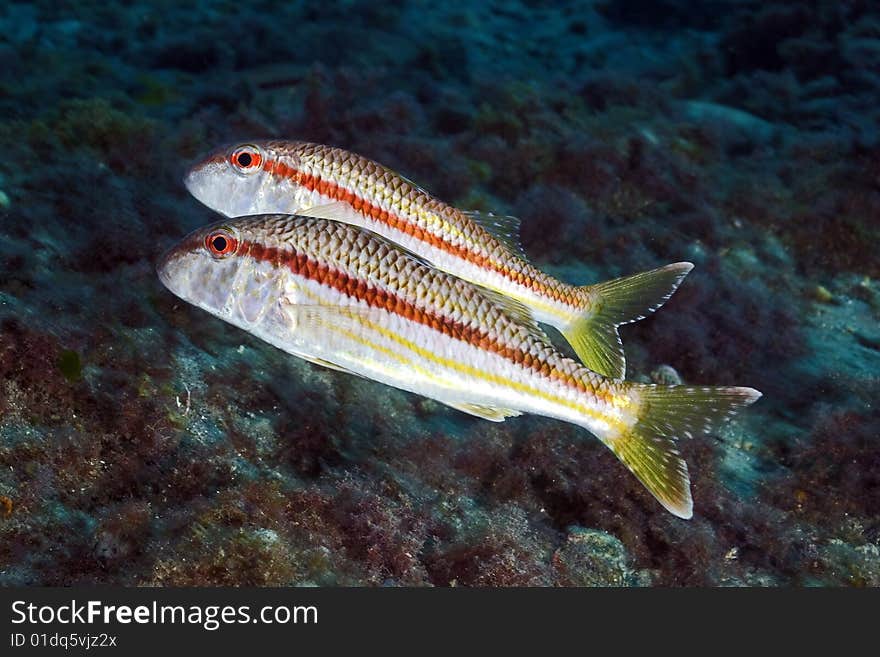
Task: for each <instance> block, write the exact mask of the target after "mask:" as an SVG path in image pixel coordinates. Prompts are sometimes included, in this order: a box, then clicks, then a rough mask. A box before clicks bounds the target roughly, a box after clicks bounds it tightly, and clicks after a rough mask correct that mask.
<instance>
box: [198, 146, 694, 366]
mask: <svg viewBox="0 0 880 657" xmlns="http://www.w3.org/2000/svg"><path fill="white" fill-rule="evenodd" d="M185 183H186V186H187V189H189V191H190V192H191V193H192V194H193V196H195V197H196V198H197V199H198V200H199V201H201V202H202V203H204V204H205V205H207V206H208V207H210V208H211V209H213V210H215V211H217V212H220V213H221V214H223V215H226V216H227V217H241V216H245V215H254V214H268V213H284V214H296V213H297V212H300V211H302V210H306V209H309V208H313V207H317V206H323V207H324V208H325V214H324V216H325V217H326V218H328V219H335V220H337V221H343V222H346V223H351V224H353V225H356V226H362V227H364V228H368V229H370V230H372V231H373V232H375V233H378V234H379V235H382V236H383V237H386V238H388V239H389V240H391V241H392V242H395V243H397V244H400V245H401V246H403V247H404V248H406V249H408V250H410V251H412V252H413V253H415V254H417V255H419V256H420V257H422V258H424V259H425V260H427V261H429V262H430V263H431V264H433V265H434V266H435V267H437V268H438V269H442V270H443V271H446V272H449V273H450V274H454V275H455V276H458V277H460V278H464V279H465V280H467V281H470V282H472V283H476V284H478V285H482V286H484V287H486V288H489V289H491V290H494V291H496V292H500V293H501V294H504V295H505V296H508V297H510V298H512V299H514V300H516V301H518V302H519V303H521V304H523V305H524V306H526V307H527V308H528V309H529V312H530V313H531V314H532V316H533V317H534V318H535V319H536V320H537V321H539V322H543V323H546V324H549V325H551V326H554V327H556V328H557V329H558V330H559V331H560V332H561V333H562V334H563V335H564V336H565V338H566V340H568V342H569V343H570V344H571V346H572V348H573V349H574V350H575V352H576V353H577V355H578V357H579V358H580V359H581V360H582V361H583V363H584V364H585V365H586V366H587V367H589V368H590V369H592V370H593V371H595V372H599V373H600V374H604V375H605V376H610V377H613V378H619V379H622V378H624V376H625V373H626V369H625V368H626V361H625V359H624V354H623V344H622V343H621V340H620V336H619V334H618V332H617V327H618V326H620V325H622V324H628V323H630V322H634V321H636V320H639V319H642V318H644V317H645V316H646V315H648V314H650V313H651V312H653V311H654V310H656V309H657V308H659V307H660V306H661V305H663V303H664V302H665V301H666V300H667V299H668V298H669V297H670V296H671V295H672V293H673V292H674V291H675V289H676V288H677V287H678V285H679V284H680V283H681V281H682V279H683V278H684V277H685V276H686V275H687V273H688V272H689V271H690V270H691V269H692V268H693V265H692V264H691V263H689V262H678V263H674V264H671V265H667V266H665V267H660V268H658V269H654V270H651V271H647V272H642V273H639V274H635V275H633V276H626V277H623V278H618V279H615V280H613V281H608V282H605V283H599V284H596V285H587V286H582V287H578V286H574V285H568V284H566V283H563V282H562V281H559V280H557V279H555V278H553V277H552V276H550V275H548V274H545V273H544V272H542V271H541V270H539V269H537V268H536V267H534V266H533V265H532V264H530V263H529V261H528V260H527V259H526V257H525V255H524V254H523V252H522V249H521V248H520V246H519V236H518V233H519V225H518V224H519V221H518V220H517V219H515V218H513V217H503V216H497V215H493V214H487V213H479V212H464V211H461V210H458V209H457V208H454V207H452V206H450V205H447V204H446V203H443V202H442V201H440V200H438V199H436V198H434V197H433V196H431V195H430V194H429V193H428V192H426V191H425V190H423V189H421V188H419V187H418V186H416V185H415V184H413V183H412V182H410V181H409V180H407V179H406V178H404V177H403V176H400V175H399V174H397V173H395V172H394V171H391V170H390V169H388V168H387V167H384V166H382V165H381V164H378V163H376V162H373V161H371V160H368V159H367V158H365V157H361V156H359V155H355V154H354V153H350V152H347V151H344V150H342V149H339V148H331V147H329V146H322V145H319V144H309V143H304V142H289V141H265V142H256V143H248V144H243V145H239V146H234V147H231V148H223V149H220V150H218V151H215V152H214V153H212V154H210V155H209V156H207V157H206V158H205V159H204V160H203V161H202V162H200V163H199V164H197V165H195V166H194V167H193V168H192V169H191V170H190V172H189V173H188V174H187V176H186V180H185Z"/></svg>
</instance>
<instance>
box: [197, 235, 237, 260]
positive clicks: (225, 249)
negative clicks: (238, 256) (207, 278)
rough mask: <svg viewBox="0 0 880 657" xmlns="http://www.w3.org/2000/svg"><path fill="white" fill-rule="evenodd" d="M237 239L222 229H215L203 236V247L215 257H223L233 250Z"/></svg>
mask: <svg viewBox="0 0 880 657" xmlns="http://www.w3.org/2000/svg"><path fill="white" fill-rule="evenodd" d="M237 246H238V241H237V240H236V239H235V238H234V237H233V236H232V235H230V234H229V233H227V232H226V231H224V230H215V231H214V232H213V233H210V234H209V235H208V236H207V237H206V238H205V248H206V249H208V251H210V252H211V255H213V256H214V257H215V258H225V257H226V256H228V255H229V254H231V253H233V252H235V249H236V247H237Z"/></svg>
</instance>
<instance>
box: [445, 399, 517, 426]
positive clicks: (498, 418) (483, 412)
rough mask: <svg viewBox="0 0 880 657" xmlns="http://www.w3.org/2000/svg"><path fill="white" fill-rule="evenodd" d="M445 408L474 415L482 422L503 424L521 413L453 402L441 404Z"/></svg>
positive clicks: (508, 409) (507, 409) (509, 409)
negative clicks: (482, 420) (481, 419)
mask: <svg viewBox="0 0 880 657" xmlns="http://www.w3.org/2000/svg"><path fill="white" fill-rule="evenodd" d="M443 403H444V404H446V405H447V406H449V407H451V408H454V409H456V410H459V411H462V412H464V413H468V414H469V415H475V416H477V417H481V418H483V419H484V420H489V421H491V422H504V420H506V419H507V418H509V417H516V416H517V415H522V412H521V411H516V410H513V409H511V408H495V407H494V406H482V405H480V404H469V403H457V402H456V403H453V402H443Z"/></svg>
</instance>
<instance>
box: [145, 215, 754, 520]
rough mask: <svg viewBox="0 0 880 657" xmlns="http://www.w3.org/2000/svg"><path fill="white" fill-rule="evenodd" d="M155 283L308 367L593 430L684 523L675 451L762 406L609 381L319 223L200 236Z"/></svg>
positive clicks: (246, 222) (406, 259)
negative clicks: (741, 411) (684, 440)
mask: <svg viewBox="0 0 880 657" xmlns="http://www.w3.org/2000/svg"><path fill="white" fill-rule="evenodd" d="M158 272H159V276H160V278H161V280H162V282H163V283H164V284H165V286H166V287H168V289H169V290H171V291H172V292H173V293H174V294H176V295H177V296H179V297H180V298H182V299H184V300H186V301H188V302H189V303H191V304H193V305H195V306H198V307H200V308H203V309H204V310H207V311H208V312H210V313H212V314H214V315H216V316H217V317H220V318H221V319H224V320H226V321H227V322H230V323H232V324H234V325H236V326H238V327H241V328H243V329H244V330H246V331H248V332H250V333H252V334H254V335H255V336H257V337H259V338H261V339H263V340H265V341H267V342H269V343H271V344H273V345H275V346H276V347H278V348H280V349H282V350H284V351H286V352H288V353H291V354H293V355H295V356H299V357H301V358H304V359H306V360H308V361H311V362H314V363H318V364H321V365H325V366H327V367H331V368H334V369H337V370H342V371H345V372H350V373H354V374H358V375H361V376H363V377H366V378H368V379H373V380H375V381H379V382H381V383H385V384H387V385H390V386H394V387H396V388H400V389H403V390H408V391H410V392H414V393H417V394H420V395H423V396H425V397H429V398H432V399H435V400H437V401H439V402H441V403H444V404H448V405H449V406H452V407H454V408H456V409H459V410H462V411H465V412H467V413H471V414H473V415H476V416H479V417H482V418H485V419H488V420H493V421H496V422H500V421H502V420H504V419H505V418H508V417H511V416H516V415H520V414H522V413H534V414H538V415H543V416H547V417H551V418H556V419H559V420H563V421H566V422H570V423H573V424H576V425H579V426H581V427H584V428H586V429H588V430H589V431H591V432H592V433H593V434H595V435H596V436H597V437H598V438H599V439H600V440H601V441H602V442H604V443H605V444H606V445H607V446H608V447H609V448H610V449H611V450H612V451H613V452H614V453H615V454H616V455H617V456H618V458H619V459H620V460H621V461H623V463H624V464H625V465H626V466H627V467H628V468H629V469H630V470H631V471H632V472H633V473H634V474H635V475H636V476H637V477H638V478H639V480H640V481H641V482H642V483H643V484H644V485H645V486H646V487H647V488H648V490H649V491H650V492H651V493H652V494H653V495H654V496H655V497H656V498H657V499H658V500H659V501H660V503H661V504H663V506H664V507H666V508H667V509H668V510H669V511H671V512H672V513H674V514H675V515H677V516H680V517H682V518H689V517H691V515H692V514H693V503H692V499H691V493H690V482H689V477H688V470H687V465H686V463H685V461H684V460H683V459H682V457H681V456H680V454H679V452H678V450H677V449H676V442H675V441H676V439H677V438H679V437H680V436H691V435H692V434H698V433H702V432H705V431H708V430H710V429H711V427H712V426H713V425H714V424H715V423H716V422H718V421H721V420H722V419H726V418H727V417H729V416H730V415H732V414H733V413H734V411H736V410H737V409H738V408H740V407H742V406H746V405H748V404H750V403H752V402H754V401H755V400H756V399H758V397H760V393H759V392H758V391H756V390H753V389H751V388H736V387H717V388H713V387H688V386H654V385H643V384H638V383H632V382H625V381H619V380H612V379H608V378H605V377H603V376H601V375H599V374H596V373H595V372H592V371H591V370H589V369H587V368H586V367H584V366H583V365H581V364H580V363H578V362H576V361H574V360H572V359H570V358H567V357H565V356H564V355H562V354H560V353H559V352H558V351H557V350H556V349H554V347H553V346H552V345H551V344H550V343H549V342H548V341H547V340H546V337H545V336H543V335H542V334H541V333H540V332H539V331H536V330H535V329H534V327H533V326H531V325H530V323H529V322H530V321H531V320H530V318H528V317H521V316H520V314H519V313H520V311H519V309H518V308H517V307H516V306H515V305H514V306H511V305H510V301H509V300H508V299H507V298H506V297H504V296H502V295H498V294H496V293H493V292H488V291H486V290H485V289H484V288H481V287H479V286H476V285H473V284H471V283H468V282H467V281H464V280H462V279H460V278H457V277H455V276H452V275H450V274H448V273H446V272H443V271H441V270H439V269H437V268H435V267H433V266H431V265H429V264H428V263H426V262H425V261H423V260H421V259H419V258H418V257H416V256H413V255H412V254H410V253H409V252H407V251H406V250H405V249H402V248H401V247H400V246H398V245H396V244H393V243H392V242H390V241H388V240H386V239H384V238H382V237H380V236H378V235H376V234H374V233H372V232H370V231H368V230H364V229H362V228H358V227H355V226H352V225H350V224H345V223H340V222H335V221H331V220H327V219H323V218H320V217H307V216H306V217H304V216H290V215H264V216H256V217H242V218H237V219H230V220H227V221H225V222H221V223H219V224H215V225H213V226H209V227H207V228H203V229H200V230H196V231H195V232H193V233H191V234H190V235H189V236H188V237H186V238H185V239H183V240H182V241H181V242H180V243H179V244H178V245H177V246H175V247H173V248H172V249H171V250H170V251H169V252H168V253H167V254H166V255H165V256H164V257H163V259H162V261H161V262H160V264H159V267H158Z"/></svg>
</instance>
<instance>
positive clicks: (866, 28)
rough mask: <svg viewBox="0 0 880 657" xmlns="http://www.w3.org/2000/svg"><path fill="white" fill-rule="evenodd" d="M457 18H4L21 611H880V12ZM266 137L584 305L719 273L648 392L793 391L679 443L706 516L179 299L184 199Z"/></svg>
mask: <svg viewBox="0 0 880 657" xmlns="http://www.w3.org/2000/svg"><path fill="white" fill-rule="evenodd" d="M445 4H446V3H437V2H388V3H376V2H371V1H366V0H365V1H350V2H345V3H340V4H338V5H337V4H335V3H305V4H300V3H292V2H251V3H241V2H222V3H216V2H201V3H186V2H171V1H167V2H153V3H147V2H136V1H133V2H125V3H106V2H54V1H52V2H49V1H48V0H47V1H44V2H34V3H3V4H2V5H0V61H2V62H3V64H2V66H0V190H2V192H0V496H2V499H0V583H4V584H70V583H77V582H87V583H121V584H182V585H187V584H258V585H260V584H266V585H270V584H271V585H293V584H307V583H312V584H322V585H324V584H383V583H388V584H416V585H425V584H435V585H448V584H451V583H454V584H458V585H512V584H532V585H554V584H555V585H577V584H624V585H650V584H675V585H698V584H699V585H721V584H724V585H789V584H818V585H874V586H876V585H880V548H878V544H880V411H878V406H877V403H876V400H877V398H878V392H880V383H878V376H880V329H878V315H880V283H878V280H880V258H878V256H877V249H876V245H877V243H878V240H880V135H878V125H880V123H878V119H880V102H878V100H880V11H878V10H877V7H876V3H872V2H867V1H866V0H865V1H861V2H859V1H852V2H832V1H830V0H829V1H823V0H813V1H786V2H782V1H779V2H774V1H772V0H771V1H770V2H757V1H751V0H740V1H734V0H729V1H727V2H725V1H723V0H715V1H712V2H702V3H694V2H685V1H684V0H682V1H680V2H679V1H675V0H664V1H663V2H646V1H642V2H640V1H636V0H628V1H618V2H612V1H604V2H603V1H600V0H585V1H583V2H572V3H557V2H539V1H534V0H533V1H523V2H521V3H517V2H501V1H498V2H487V3H471V4H469V5H467V6H458V7H451V8H447V7H446V6H445ZM449 4H451V5H454V4H457V3H449ZM260 137H283V138H291V139H301V140H311V141H317V142H322V143H329V144H333V145H336V146H341V147H345V148H348V149H350V150H354V151H356V152H359V153H362V154H364V155H366V156H368V157H371V158H373V159H376V160H378V161H380V162H382V163H384V164H387V165H388V166H391V167H393V168H395V169H397V170H399V171H400V172H401V173H403V174H404V175H406V176H407V177H409V178H410V179H412V180H414V181H416V182H417V183H418V184H420V185H422V186H424V187H425V188H427V189H429V190H430V191H431V192H433V193H434V194H436V195H437V196H439V197H440V198H442V199H444V200H446V201H448V202H451V203H454V204H456V205H458V206H460V207H463V208H475V209H483V210H494V211H496V212H503V213H509V214H514V215H517V216H519V217H521V218H522V220H523V229H522V230H523V236H522V237H523V243H524V246H525V249H526V251H527V252H528V254H529V255H530V256H531V257H532V259H533V260H534V262H536V263H537V264H539V265H540V266H541V267H542V268H544V269H546V270H547V271H550V272H552V273H554V274H555V275H557V276H559V277H560V278H563V279H565V280H567V281H570V282H572V283H588V282H594V281H598V280H602V279H606V278H610V277H614V276H618V275H622V274H625V273H631V272H635V271H639V270H643V269H649V268H652V267H655V266H659V265H662V264H666V263H669V262H674V261H679V260H690V261H692V262H694V263H695V264H696V269H695V270H694V272H693V273H691V274H690V276H689V277H688V278H687V280H686V281H685V283H684V285H683V286H682V287H681V289H680V290H679V291H678V292H677V293H676V294H675V296H674V297H673V298H672V299H671V300H670V301H669V303H667V304H666V306H665V307H664V308H663V309H662V310H661V311H660V312H658V313H657V315H655V316H654V317H652V318H650V319H648V320H646V321H643V322H640V323H638V324H636V325H632V326H629V327H625V328H624V329H623V338H624V342H625V344H626V347H627V356H628V363H629V367H628V376H629V377H630V378H633V379H640V380H645V381H647V380H651V377H652V376H654V378H655V379H656V378H658V376H660V375H659V374H658V373H657V369H658V368H661V366H667V367H665V368H663V369H664V370H665V371H666V373H667V376H668V375H669V374H668V373H669V369H668V368H669V367H671V368H673V369H674V370H675V372H676V373H677V375H678V376H679V377H680V378H681V379H682V380H683V381H685V382H687V383H694V384H736V385H748V386H753V387H755V388H758V389H760V390H762V391H763V392H764V398H763V399H762V400H761V401H760V402H759V403H758V404H757V405H755V406H754V407H752V408H750V409H749V410H748V411H747V412H744V413H743V414H742V415H741V417H740V418H739V420H738V421H737V422H735V423H734V424H731V425H729V426H728V427H725V428H723V429H722V430H720V431H718V432H716V434H714V435H711V436H707V437H703V438H698V439H695V440H693V441H688V442H685V443H683V444H682V450H683V453H684V455H685V457H686V459H687V461H688V463H689V466H690V471H691V473H692V479H693V490H694V498H695V516H694V519H693V520H690V521H682V520H679V519H677V518H674V517H672V516H671V515H669V514H667V513H666V512H664V511H663V510H662V508H660V506H659V505H658V504H656V502H655V501H654V500H653V499H652V498H651V497H650V495H649V494H648V493H647V492H645V491H644V490H643V489H642V487H641V486H640V484H639V483H638V482H637V481H636V480H635V479H634V478H633V477H632V476H631V475H629V473H627V472H626V470H625V469H624V468H623V467H622V466H621V465H620V464H619V463H618V462H617V461H616V459H615V458H614V456H613V455H612V454H611V453H610V452H609V451H608V450H607V449H606V448H605V447H603V446H602V445H601V444H600V443H599V442H598V441H597V440H595V439H594V438H592V437H591V436H589V434H587V433H586V432H585V431H583V430H579V429H577V428H574V427H571V426H569V425H565V424H562V423H560V422H555V421H552V420H545V419H539V418H513V419H511V420H508V421H507V422H505V423H503V424H490V423H488V422H485V421H481V420H479V419H476V418H472V417H470V416H466V415H463V414H461V413H458V412H456V411H453V410H451V409H447V408H446V407H443V406H440V405H439V404H436V403H434V402H430V401H426V400H423V399H420V398H418V397H416V396H413V395H409V394H406V393H402V392H398V391H396V390H392V389H390V388H387V387H383V386H381V385H379V384H376V383H372V382H369V381H365V380H362V379H357V378H354V377H351V376H346V375H344V374H340V373H336V372H331V371H329V370H326V369H322V368H319V367H317V366H312V365H309V364H306V363H304V362H302V361H298V360H296V359H294V358H292V357H288V356H286V355H284V354H282V353H281V352H279V351H277V350H275V349H273V348H272V347H270V346H268V345H266V344H264V343H261V342H259V341H258V340H256V339H254V338H252V337H251V336H250V335H248V334H246V333H244V332H242V331H240V330H238V329H235V328H233V327H231V326H229V325H226V324H224V323H222V322H221V321H219V320H216V319H213V318H211V317H210V316H208V315H207V314H206V313H204V312H202V311H200V310H198V309H196V308H193V307H189V306H187V305H186V304H184V303H183V302H180V301H178V300H177V299H176V298H175V297H173V296H172V295H171V294H170V293H169V292H168V291H167V290H165V289H164V288H163V287H162V286H161V284H160V283H159V281H158V279H157V278H156V276H155V272H154V264H155V261H156V259H157V258H158V256H159V255H160V254H161V253H162V252H163V250H164V249H165V248H167V247H168V246H169V245H170V244H171V243H173V242H174V241H176V240H177V239H179V238H180V237H181V236H182V235H184V234H185V233H186V232H187V231H189V230H191V229H193V228H195V227H197V226H199V225H202V224H206V223H208V222H210V221H213V220H214V217H213V216H212V215H211V213H210V211H208V210H207V209H205V208H204V207H202V206H200V205H199V204H198V203H197V202H196V201H195V200H194V199H192V198H191V197H190V196H189V195H188V194H187V192H186V190H185V189H184V187H183V185H182V184H181V176H182V174H183V172H184V171H185V170H186V168H187V166H188V164H189V163H190V162H191V161H192V160H193V159H194V158H195V157H197V156H198V155H199V154H202V153H204V152H205V151H208V150H210V149H212V148H214V147H216V146H217V145H220V144H222V143H225V142H229V141H238V140H241V139H247V138H260Z"/></svg>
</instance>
